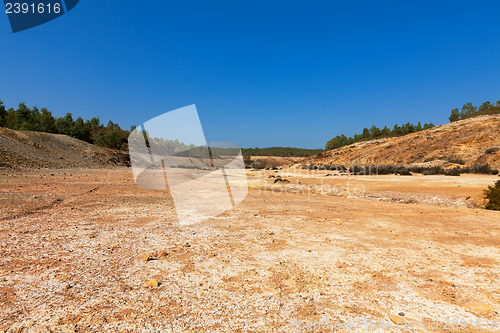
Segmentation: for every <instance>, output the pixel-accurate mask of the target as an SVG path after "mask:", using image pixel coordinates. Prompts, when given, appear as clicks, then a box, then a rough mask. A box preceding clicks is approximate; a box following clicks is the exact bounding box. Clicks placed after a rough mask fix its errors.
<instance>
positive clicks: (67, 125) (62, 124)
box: [56, 113, 75, 135]
mask: <svg viewBox="0 0 500 333" xmlns="http://www.w3.org/2000/svg"><path fill="white" fill-rule="evenodd" d="M74 123H75V121H74V120H73V115H72V114H71V113H66V115H65V116H64V117H61V118H58V119H57V120H56V128H57V132H58V133H59V134H65V135H71V129H72V128H73V125H74Z"/></svg>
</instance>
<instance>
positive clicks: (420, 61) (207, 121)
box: [0, 0, 500, 148]
mask: <svg viewBox="0 0 500 333" xmlns="http://www.w3.org/2000/svg"><path fill="white" fill-rule="evenodd" d="M499 13H500V2H499V1H475V2H473V1H441V2H436V1H412V2H410V1H401V0H399V1H293V0H292V1H290V0H288V1H277V0H231V1H207V0H200V1H189V0H187V1H185V0H182V1H180V0H179V1H175V2H174V1H165V0H148V1H129V0H106V1H97V0H81V1H80V3H79V5H78V6H77V7H75V8H74V9H73V10H72V11H71V12H69V13H68V14H66V15H64V16H62V17H60V18H58V19H56V20H54V21H52V22H49V23H47V24H45V25H42V26H40V27H37V28H34V29H31V30H28V31H25V32H20V33H16V34H12V32H11V31H10V26H9V23H8V20H7V15H6V14H4V13H0V38H1V44H0V45H1V48H0V49H1V51H0V57H1V58H0V59H1V61H2V66H1V69H0V99H1V100H3V101H4V103H5V104H6V105H7V106H9V107H10V106H16V105H17V104H18V103H19V102H20V101H24V102H26V103H27V104H28V105H30V106H32V105H37V106H39V107H42V106H45V107H47V108H49V109H50V110H51V111H52V112H53V114H54V115H57V116H61V115H64V114H65V113H66V112H71V113H73V114H74V115H75V116H82V117H83V118H85V119H87V118H91V117H95V116H99V117H100V118H101V120H102V121H103V122H107V120H109V119H112V120H113V121H115V122H118V123H119V124H120V125H121V126H122V127H123V128H126V129H128V128H130V126H131V125H134V124H139V123H142V122H144V121H146V120H148V119H149V118H152V117H154V116H157V115H159V114H161V113H164V112H166V111H169V110H172V109H176V108H179V107H183V106H186V105H190V104H196V106H197V108H198V112H199V114H200V118H201V121H202V124H203V126H204V130H205V134H206V136H207V139H208V141H232V142H235V143H237V144H239V145H240V146H242V147H254V146H258V147H265V146H279V145H281V146H297V147H307V148H319V147H324V144H325V143H326V141H327V140H329V139H330V138H332V137H333V136H335V135H337V134H340V133H345V134H347V135H352V134H354V133H357V132H361V130H362V129H363V127H368V126H370V125H373V124H375V125H377V126H380V127H382V126H384V125H386V124H387V125H391V126H392V125H393V124H394V123H400V124H401V123H403V122H414V123H416V122H418V121H421V122H422V123H424V122H433V123H435V124H441V123H445V122H447V121H448V120H447V118H448V116H449V112H450V110H451V108H453V107H461V106H462V105H463V104H464V103H465V102H469V101H470V102H472V103H474V104H479V103H481V102H483V101H485V100H490V101H496V100H498V99H500V25H499V24H498V22H499Z"/></svg>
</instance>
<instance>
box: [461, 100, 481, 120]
mask: <svg viewBox="0 0 500 333" xmlns="http://www.w3.org/2000/svg"><path fill="white" fill-rule="evenodd" d="M476 111H477V108H476V107H475V106H474V105H472V103H467V104H464V106H462V112H460V119H465V118H469V117H470V116H472V115H473V114H474V113H475V112H476Z"/></svg>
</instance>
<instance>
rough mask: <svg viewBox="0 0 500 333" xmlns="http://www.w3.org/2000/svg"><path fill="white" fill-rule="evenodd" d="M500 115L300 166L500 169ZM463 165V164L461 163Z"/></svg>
mask: <svg viewBox="0 0 500 333" xmlns="http://www.w3.org/2000/svg"><path fill="white" fill-rule="evenodd" d="M498 148H500V115H488V116H479V117H475V118H471V119H465V120H460V121H457V122H453V123H450V124H445V125H441V126H437V127H434V128H431V129H428V130H424V131H420V132H418V133H412V134H408V135H405V136H401V137H395V138H385V139H375V140H370V141H364V142H358V143H355V144H352V145H350V146H345V147H341V148H337V149H334V150H331V151H328V152H324V153H321V154H318V155H315V156H311V157H308V158H306V159H304V160H303V161H301V162H300V164H310V163H313V164H325V165H345V166H348V165H389V164H394V165H421V166H443V167H445V168H446V167H452V166H456V165H457V164H456V161H460V160H461V161H463V163H464V164H465V165H471V164H475V163H479V164H484V163H488V164H490V166H491V167H492V168H496V169H500V150H499V149H498ZM461 161H460V162H461Z"/></svg>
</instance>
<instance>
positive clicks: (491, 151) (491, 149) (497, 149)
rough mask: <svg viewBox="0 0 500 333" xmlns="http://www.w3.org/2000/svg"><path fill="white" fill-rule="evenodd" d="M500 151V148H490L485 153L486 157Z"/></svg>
mask: <svg viewBox="0 0 500 333" xmlns="http://www.w3.org/2000/svg"><path fill="white" fill-rule="evenodd" d="M499 150H500V148H488V149H486V151H485V152H484V153H485V154H486V155H488V154H496V153H497V152H498V151H499Z"/></svg>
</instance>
